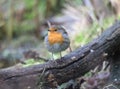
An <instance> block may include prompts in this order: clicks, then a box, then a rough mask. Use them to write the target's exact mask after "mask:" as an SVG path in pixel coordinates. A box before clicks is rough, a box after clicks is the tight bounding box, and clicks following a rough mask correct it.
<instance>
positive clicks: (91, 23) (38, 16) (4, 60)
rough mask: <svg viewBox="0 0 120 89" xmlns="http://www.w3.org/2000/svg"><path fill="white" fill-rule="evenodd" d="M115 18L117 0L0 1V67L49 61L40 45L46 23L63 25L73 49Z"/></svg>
mask: <svg viewBox="0 0 120 89" xmlns="http://www.w3.org/2000/svg"><path fill="white" fill-rule="evenodd" d="M119 18H120V1H119V0H0V68H5V67H9V66H13V65H15V64H16V63H19V62H23V61H26V60H29V61H27V62H26V63H27V65H29V64H33V63H43V62H44V61H46V60H45V59H50V58H51V55H50V53H49V52H48V51H47V50H46V48H45V46H44V36H45V35H46V34H47V29H48V26H47V23H46V22H47V21H50V22H51V24H54V25H64V26H65V28H66V29H67V32H68V34H69V37H70V40H71V47H72V49H73V50H75V49H76V48H78V47H80V46H83V45H84V44H86V43H88V42H89V41H91V40H92V39H94V38H96V37H97V36H99V35H100V34H101V33H102V32H103V31H104V30H105V29H106V28H107V27H109V26H110V25H112V24H113V23H114V22H115V21H117V20H119ZM68 52H69V51H65V52H63V55H65V54H67V53H68ZM55 57H56V58H58V57H59V55H57V54H56V55H55ZM44 58H45V59H44ZM38 59H41V60H42V61H41V60H38Z"/></svg>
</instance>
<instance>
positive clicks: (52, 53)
mask: <svg viewBox="0 0 120 89" xmlns="http://www.w3.org/2000/svg"><path fill="white" fill-rule="evenodd" d="M52 60H55V59H54V56H53V52H52Z"/></svg>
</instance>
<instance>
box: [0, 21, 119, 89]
mask: <svg viewBox="0 0 120 89" xmlns="http://www.w3.org/2000/svg"><path fill="white" fill-rule="evenodd" d="M119 48H120V22H116V23H115V24H114V25H113V26H111V27H110V28H108V29H107V30H105V31H104V32H103V33H102V34H101V36H99V37H98V38H97V39H94V40H93V41H91V42H90V43H88V44H87V45H85V46H84V47H80V48H78V49H76V50H75V51H73V52H71V53H69V54H67V55H65V56H64V57H62V59H58V60H56V61H49V62H46V63H45V64H39V65H34V66H31V67H26V68H8V69H2V70H0V89H37V84H38V83H39V85H44V86H48V87H57V86H58V85H60V84H62V83H64V82H67V81H69V80H70V79H74V78H77V77H80V76H82V75H84V74H85V73H87V72H88V71H90V70H91V69H94V68H95V67H96V66H97V65H99V64H100V63H102V62H103V61H105V60H106V59H107V58H108V57H111V55H114V53H115V52H116V51H117V50H118V49H119ZM46 89H47V88H46Z"/></svg>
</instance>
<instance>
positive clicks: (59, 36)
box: [48, 32, 64, 45]
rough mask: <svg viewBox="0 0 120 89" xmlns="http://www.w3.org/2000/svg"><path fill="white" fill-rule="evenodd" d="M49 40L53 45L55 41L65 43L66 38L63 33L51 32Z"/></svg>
mask: <svg viewBox="0 0 120 89" xmlns="http://www.w3.org/2000/svg"><path fill="white" fill-rule="evenodd" d="M48 41H49V43H50V44H51V45H53V44H55V43H60V44H61V43H63V41H64V38H63V36H62V34H61V33H58V32H49V34H48Z"/></svg>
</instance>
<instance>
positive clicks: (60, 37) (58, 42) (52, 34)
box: [44, 22, 71, 59]
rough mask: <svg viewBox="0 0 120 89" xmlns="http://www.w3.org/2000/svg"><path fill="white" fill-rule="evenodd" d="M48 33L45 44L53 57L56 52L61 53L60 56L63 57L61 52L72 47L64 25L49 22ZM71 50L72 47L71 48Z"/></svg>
mask: <svg viewBox="0 0 120 89" xmlns="http://www.w3.org/2000/svg"><path fill="white" fill-rule="evenodd" d="M48 26H49V29H48V35H47V36H46V37H45V40H44V41H45V45H46V48H47V50H48V51H49V52H51V53H52V58H53V59H54V57H53V54H54V53H60V57H61V58H62V54H61V52H62V51H64V50H66V49H67V48H70V39H69V36H68V34H67V32H66V30H65V28H64V27H63V26H56V25H51V24H50V22H48ZM70 51H71V48H70Z"/></svg>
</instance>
